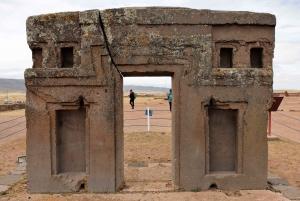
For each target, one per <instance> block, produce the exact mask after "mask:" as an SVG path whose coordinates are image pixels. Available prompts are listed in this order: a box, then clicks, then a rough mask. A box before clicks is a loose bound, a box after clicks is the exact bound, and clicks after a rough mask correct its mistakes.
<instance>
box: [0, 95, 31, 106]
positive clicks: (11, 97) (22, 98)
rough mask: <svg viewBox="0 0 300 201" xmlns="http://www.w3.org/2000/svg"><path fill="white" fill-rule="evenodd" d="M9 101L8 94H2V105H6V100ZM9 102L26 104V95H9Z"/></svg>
mask: <svg viewBox="0 0 300 201" xmlns="http://www.w3.org/2000/svg"><path fill="white" fill-rule="evenodd" d="M6 99H7V94H6V93H0V105H1V104H4V100H6ZM8 100H11V101H12V102H13V103H15V102H16V101H21V102H25V101H26V93H9V94H8Z"/></svg>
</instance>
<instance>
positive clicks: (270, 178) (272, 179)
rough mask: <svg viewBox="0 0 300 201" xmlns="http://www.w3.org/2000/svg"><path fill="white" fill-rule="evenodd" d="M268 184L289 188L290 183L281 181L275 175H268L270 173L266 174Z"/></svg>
mask: <svg viewBox="0 0 300 201" xmlns="http://www.w3.org/2000/svg"><path fill="white" fill-rule="evenodd" d="M267 180H268V182H269V183H270V184H271V185H272V186H273V185H279V184H281V185H285V186H289V185H290V183H289V182H287V181H286V180H284V179H282V178H280V177H278V176H277V175H275V174H272V173H270V172H268V179H267Z"/></svg>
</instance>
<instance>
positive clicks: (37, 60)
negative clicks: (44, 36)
mask: <svg viewBox="0 0 300 201" xmlns="http://www.w3.org/2000/svg"><path fill="white" fill-rule="evenodd" d="M32 60H33V68H42V62H43V49H42V48H34V49H32Z"/></svg>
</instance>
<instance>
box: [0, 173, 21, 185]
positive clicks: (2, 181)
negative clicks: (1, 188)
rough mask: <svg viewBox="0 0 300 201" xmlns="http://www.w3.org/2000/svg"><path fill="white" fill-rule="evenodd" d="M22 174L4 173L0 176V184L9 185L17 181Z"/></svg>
mask: <svg viewBox="0 0 300 201" xmlns="http://www.w3.org/2000/svg"><path fill="white" fill-rule="evenodd" d="M22 177H24V176H23V175H5V176H4V177H2V178H0V185H10V184H14V183H16V182H17V181H19V180H20V179H21V178H22Z"/></svg>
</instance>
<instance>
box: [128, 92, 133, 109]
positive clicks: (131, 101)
mask: <svg viewBox="0 0 300 201" xmlns="http://www.w3.org/2000/svg"><path fill="white" fill-rule="evenodd" d="M129 98H130V101H129V104H130V105H131V109H134V92H133V91H132V89H130V94H129Z"/></svg>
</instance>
